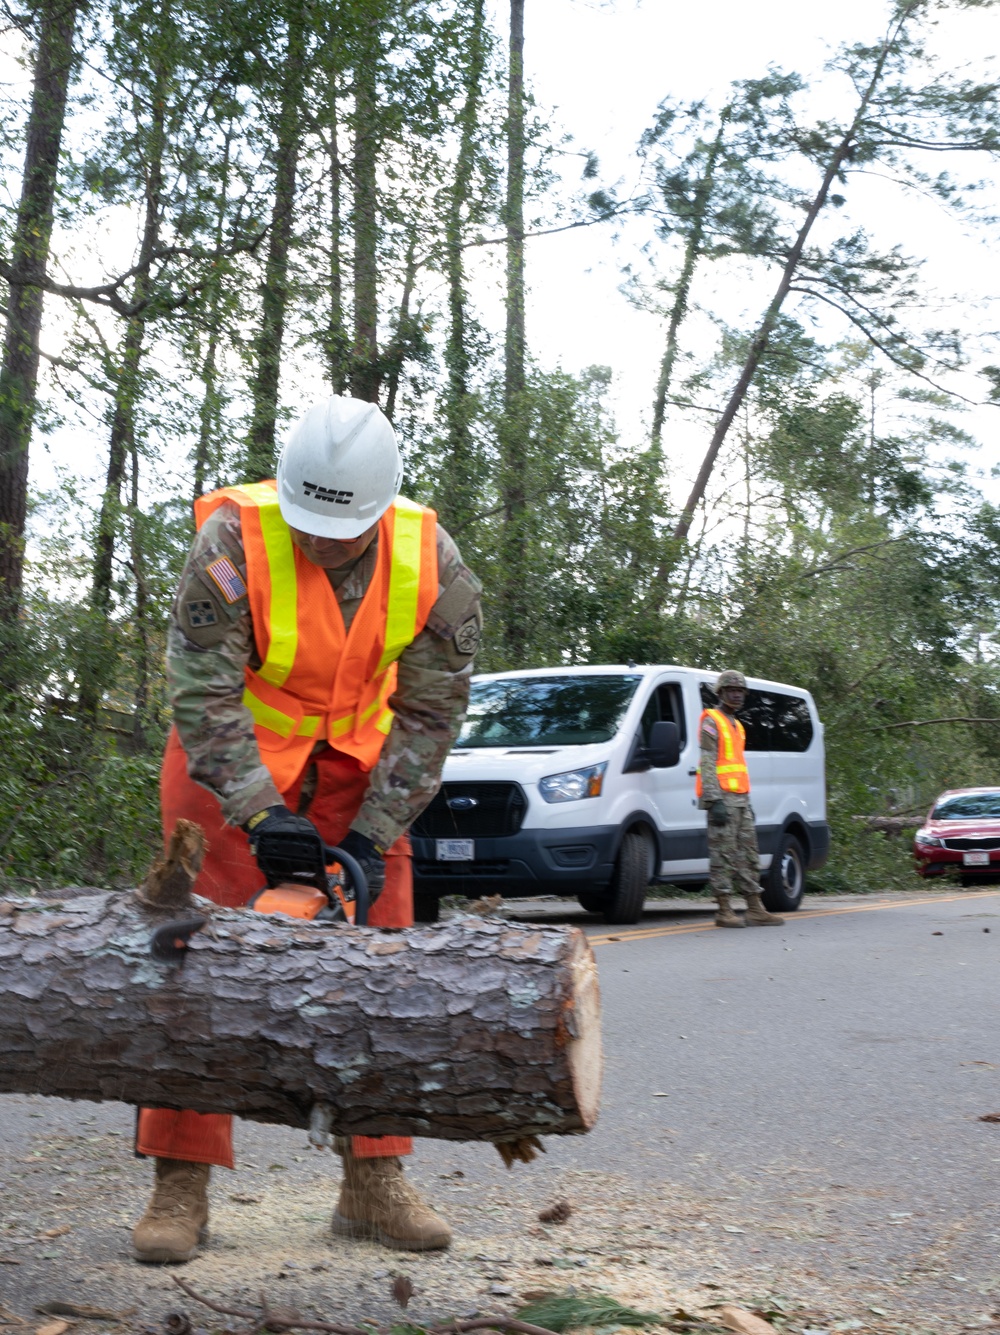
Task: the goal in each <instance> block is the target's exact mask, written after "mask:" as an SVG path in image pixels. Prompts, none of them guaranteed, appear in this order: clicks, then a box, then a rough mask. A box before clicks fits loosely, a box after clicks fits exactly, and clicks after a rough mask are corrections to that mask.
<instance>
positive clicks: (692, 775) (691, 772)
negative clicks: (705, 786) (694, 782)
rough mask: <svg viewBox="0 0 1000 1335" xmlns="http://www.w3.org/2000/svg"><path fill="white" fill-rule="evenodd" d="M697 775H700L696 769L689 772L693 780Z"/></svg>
mask: <svg viewBox="0 0 1000 1335" xmlns="http://www.w3.org/2000/svg"><path fill="white" fill-rule="evenodd" d="M697 773H698V771H697V770H696V769H689V770H688V776H689V778H692V779H693V778H694V776H695V775H696V774H697Z"/></svg>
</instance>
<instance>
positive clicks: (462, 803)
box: [448, 797, 479, 811]
mask: <svg viewBox="0 0 1000 1335" xmlns="http://www.w3.org/2000/svg"><path fill="white" fill-rule="evenodd" d="M448 806H449V807H450V809H451V810H452V811H471V810H472V808H473V807H478V806H479V800H478V798H475V797H449V798H448Z"/></svg>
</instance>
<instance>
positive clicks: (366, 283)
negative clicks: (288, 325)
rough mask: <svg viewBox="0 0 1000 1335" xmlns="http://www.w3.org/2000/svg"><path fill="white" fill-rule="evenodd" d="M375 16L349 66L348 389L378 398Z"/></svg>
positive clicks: (365, 21) (364, 23) (366, 23)
mask: <svg viewBox="0 0 1000 1335" xmlns="http://www.w3.org/2000/svg"><path fill="white" fill-rule="evenodd" d="M378 62H379V42H378V20H377V18H376V17H375V16H374V15H371V14H363V15H362V17H361V23H360V27H359V32H358V58H357V61H356V64H355V70H354V356H353V359H352V366H351V393H352V394H353V395H354V396H355V397H356V398H359V399H368V400H370V401H371V402H372V403H377V402H378V391H379V385H380V383H381V379H382V373H381V367H380V366H379V356H378V182H377V176H376V173H377V167H378V144H379V134H378V123H377V117H378Z"/></svg>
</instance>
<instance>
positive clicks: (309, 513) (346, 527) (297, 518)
mask: <svg viewBox="0 0 1000 1335" xmlns="http://www.w3.org/2000/svg"><path fill="white" fill-rule="evenodd" d="M278 509H279V510H280V511H281V517H282V519H283V520H284V521H285V523H286V524H287V525H288V527H289V528H295V529H298V530H299V532H300V533H308V534H309V535H310V536H311V537H314V538H339V539H340V541H341V542H350V541H351V539H353V538H360V537H361V535H362V533H367V532H368V530H369V529H370V528H371V526H372V525H373V524H377V523H378V521H379V520H380V519H381V518H382V516H383V515H384V514H385V510H380V511H379V512H378V513H377V514H372V515H371V516H368V515H364V516H352V517H351V518H339V517H338V516H336V515H324V514H317V513H316V511H315V510H306V509H305V508H304V507H303V506H300V505H294V504H293V503H292V502H290V501H288V500H286V499H285V497H283V496H281V495H280V494H279V496H278ZM386 509H388V506H387V507H386Z"/></svg>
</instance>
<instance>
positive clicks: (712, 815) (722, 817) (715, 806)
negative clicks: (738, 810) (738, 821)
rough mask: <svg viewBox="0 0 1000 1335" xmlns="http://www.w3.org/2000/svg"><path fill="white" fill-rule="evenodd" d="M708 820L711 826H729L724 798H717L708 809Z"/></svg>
mask: <svg viewBox="0 0 1000 1335" xmlns="http://www.w3.org/2000/svg"><path fill="white" fill-rule="evenodd" d="M708 819H709V820H710V821H711V823H712V824H713V825H718V826H723V825H728V824H729V812H728V811H727V810H726V803H725V799H724V798H721V797H717V798H716V799H715V801H714V802H713V803H712V805H711V806H710V807H709V808H708Z"/></svg>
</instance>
